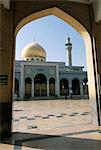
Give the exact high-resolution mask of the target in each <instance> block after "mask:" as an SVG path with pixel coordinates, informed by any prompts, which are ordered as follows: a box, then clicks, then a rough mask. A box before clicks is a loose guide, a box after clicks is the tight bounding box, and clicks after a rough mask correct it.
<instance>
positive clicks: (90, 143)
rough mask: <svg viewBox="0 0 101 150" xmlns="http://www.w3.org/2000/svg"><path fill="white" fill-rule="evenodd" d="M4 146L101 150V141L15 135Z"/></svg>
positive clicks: (56, 149) (39, 135) (64, 136)
mask: <svg viewBox="0 0 101 150" xmlns="http://www.w3.org/2000/svg"><path fill="white" fill-rule="evenodd" d="M2 143H3V144H11V145H14V150H21V149H22V146H24V147H26V150H27V147H28V148H33V149H34V148H35V149H44V150H101V141H100V140H92V139H84V138H74V137H73V138H72V137H68V135H67V136H66V135H61V136H55V135H42V134H31V133H19V132H16V133H13V134H12V137H11V138H9V139H5V140H3V141H2Z"/></svg>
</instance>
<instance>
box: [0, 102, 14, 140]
mask: <svg viewBox="0 0 101 150" xmlns="http://www.w3.org/2000/svg"><path fill="white" fill-rule="evenodd" d="M11 124H12V103H0V141H2V140H3V139H4V138H7V137H10V136H11Z"/></svg>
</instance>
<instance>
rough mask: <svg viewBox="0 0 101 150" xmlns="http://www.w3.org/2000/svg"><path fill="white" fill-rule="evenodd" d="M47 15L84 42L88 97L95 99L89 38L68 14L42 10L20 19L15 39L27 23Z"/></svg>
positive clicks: (56, 9) (52, 9)
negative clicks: (77, 34) (59, 21)
mask: <svg viewBox="0 0 101 150" xmlns="http://www.w3.org/2000/svg"><path fill="white" fill-rule="evenodd" d="M49 15H54V16H57V17H58V18H60V19H62V20H63V21H64V22H66V23H67V24H69V25H71V26H72V27H73V28H74V29H75V30H77V31H78V32H79V33H80V34H81V36H82V38H83V40H84V43H85V49H86V60H87V70H88V82H89V97H90V98H91V99H96V88H95V75H94V61H93V53H92V41H91V37H90V34H89V33H88V31H87V29H86V28H85V27H84V26H83V25H82V24H80V23H79V22H78V21H77V20H76V19H75V18H73V17H72V16H70V15H69V14H67V13H66V12H64V11H63V10H61V9H59V8H57V7H52V8H48V9H44V10H41V11H38V12H36V13H33V14H31V15H29V16H27V17H25V18H24V19H22V20H21V21H20V22H19V24H18V25H17V26H16V29H15V37H16V35H17V33H18V31H19V30H20V29H21V28H22V27H23V26H24V25H26V24H27V23H29V22H31V21H33V20H36V19H39V18H41V17H45V16H49ZM92 64H93V65H92Z"/></svg>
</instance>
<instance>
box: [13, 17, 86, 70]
mask: <svg viewBox="0 0 101 150" xmlns="http://www.w3.org/2000/svg"><path fill="white" fill-rule="evenodd" d="M68 37H70V38H71V43H72V44H73V45H72V65H75V66H84V70H86V54H85V46H84V41H83V39H82V37H81V35H80V34H79V33H78V32H77V31H76V30H75V29H74V28H72V27H71V26H70V25H68V24H67V23H65V22H64V21H63V20H61V19H59V18H58V17H56V16H53V15H50V16H47V17H42V18H40V19H36V20H35V21H31V22H30V23H28V24H26V25H25V26H23V27H22V28H21V29H20V30H19V32H18V34H17V36H16V56H15V59H16V60H20V59H21V52H22V49H23V48H24V47H25V46H26V45H27V44H29V43H31V42H32V41H35V42H37V43H38V44H40V45H41V46H42V47H43V48H44V49H45V51H46V55H47V56H46V60H47V61H60V62H65V63H66V65H68V63H67V62H68V60H67V58H66V47H65V44H66V41H67V38H68Z"/></svg>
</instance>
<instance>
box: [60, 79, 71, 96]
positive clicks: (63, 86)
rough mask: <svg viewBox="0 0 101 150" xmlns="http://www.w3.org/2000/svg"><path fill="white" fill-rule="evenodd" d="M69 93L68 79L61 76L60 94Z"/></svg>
mask: <svg viewBox="0 0 101 150" xmlns="http://www.w3.org/2000/svg"><path fill="white" fill-rule="evenodd" d="M65 94H67V95H69V88H68V80H67V79H65V78H63V79H61V80H60V95H65Z"/></svg>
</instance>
